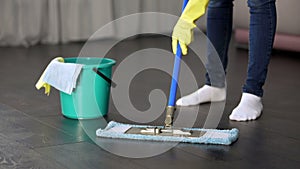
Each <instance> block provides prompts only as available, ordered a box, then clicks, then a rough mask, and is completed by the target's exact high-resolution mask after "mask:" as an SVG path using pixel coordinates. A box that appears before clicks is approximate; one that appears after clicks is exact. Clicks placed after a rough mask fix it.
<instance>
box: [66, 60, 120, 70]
mask: <svg viewBox="0 0 300 169" xmlns="http://www.w3.org/2000/svg"><path fill="white" fill-rule="evenodd" d="M78 59H85V60H95V62H97V64H91V65H85V64H83V67H82V69H87V68H88V69H89V68H94V67H96V68H107V67H112V66H113V65H115V64H116V61H115V60H113V59H111V58H98V57H67V58H64V60H65V61H68V60H69V61H71V60H78ZM97 60H98V61H97ZM101 60H106V61H108V62H107V63H101ZM69 63H78V62H69ZM78 64H80V63H78Z"/></svg>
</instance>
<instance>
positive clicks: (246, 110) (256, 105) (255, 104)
mask: <svg viewBox="0 0 300 169" xmlns="http://www.w3.org/2000/svg"><path fill="white" fill-rule="evenodd" d="M262 109H263V105H262V101H261V97H258V96H256V95H254V94H250V93H243V95H242V98H241V101H240V103H239V105H238V106H237V107H236V108H235V109H233V111H232V113H231V115H230V116H229V119H230V120H235V121H247V120H255V119H257V118H258V117H259V116H260V115H261V111H262Z"/></svg>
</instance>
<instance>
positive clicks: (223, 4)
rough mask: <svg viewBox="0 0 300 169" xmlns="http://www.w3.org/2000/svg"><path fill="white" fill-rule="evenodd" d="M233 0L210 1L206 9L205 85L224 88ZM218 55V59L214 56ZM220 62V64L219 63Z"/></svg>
mask: <svg viewBox="0 0 300 169" xmlns="http://www.w3.org/2000/svg"><path fill="white" fill-rule="evenodd" d="M232 11H233V0H211V1H210V2H209V4H208V8H207V37H208V39H209V40H210V42H211V44H212V46H211V45H208V54H207V63H206V64H205V65H206V70H207V73H206V75H205V76H206V82H205V83H206V84H207V85H211V86H215V87H224V86H225V73H226V67H227V62H228V55H227V52H228V46H229V43H230V38H231V32H232ZM213 48H214V49H213ZM216 54H218V57H216V56H215V55H216ZM220 61H221V63H220Z"/></svg>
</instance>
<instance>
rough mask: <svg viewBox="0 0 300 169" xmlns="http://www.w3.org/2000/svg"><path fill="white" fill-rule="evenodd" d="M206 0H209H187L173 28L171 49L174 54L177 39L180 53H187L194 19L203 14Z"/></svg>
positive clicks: (191, 38) (191, 37)
mask: <svg viewBox="0 0 300 169" xmlns="http://www.w3.org/2000/svg"><path fill="white" fill-rule="evenodd" d="M208 2H209V0H189V2H188V4H187V5H186V7H185V9H184V11H183V13H182V14H181V16H180V18H179V20H178V21H177V23H176V25H175V27H174V29H173V34H172V49H173V53H174V54H176V51H177V44H178V41H179V45H180V48H181V51H182V54H183V55H186V54H187V46H188V45H189V44H190V43H191V42H192V40H193V29H194V28H195V27H196V24H195V21H196V20H197V19H199V18H200V17H201V16H202V15H203V14H205V11H206V8H207V4H208Z"/></svg>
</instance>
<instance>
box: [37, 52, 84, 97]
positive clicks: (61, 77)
mask: <svg viewBox="0 0 300 169" xmlns="http://www.w3.org/2000/svg"><path fill="white" fill-rule="evenodd" d="M82 67H83V65H82V64H76V63H64V59H63V58H62V57H57V58H54V59H53V60H52V61H51V62H50V63H49V65H48V66H47V68H46V69H45V70H44V72H43V74H42V75H41V77H40V79H39V80H38V82H37V83H36V85H35V87H36V88H37V89H38V90H39V89H41V88H42V87H44V88H45V94H47V95H49V94H50V88H51V86H52V87H54V88H56V89H57V90H59V91H62V92H65V93H67V94H71V93H72V91H73V89H74V88H76V82H77V78H78V76H79V74H80V72H81V69H82Z"/></svg>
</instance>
